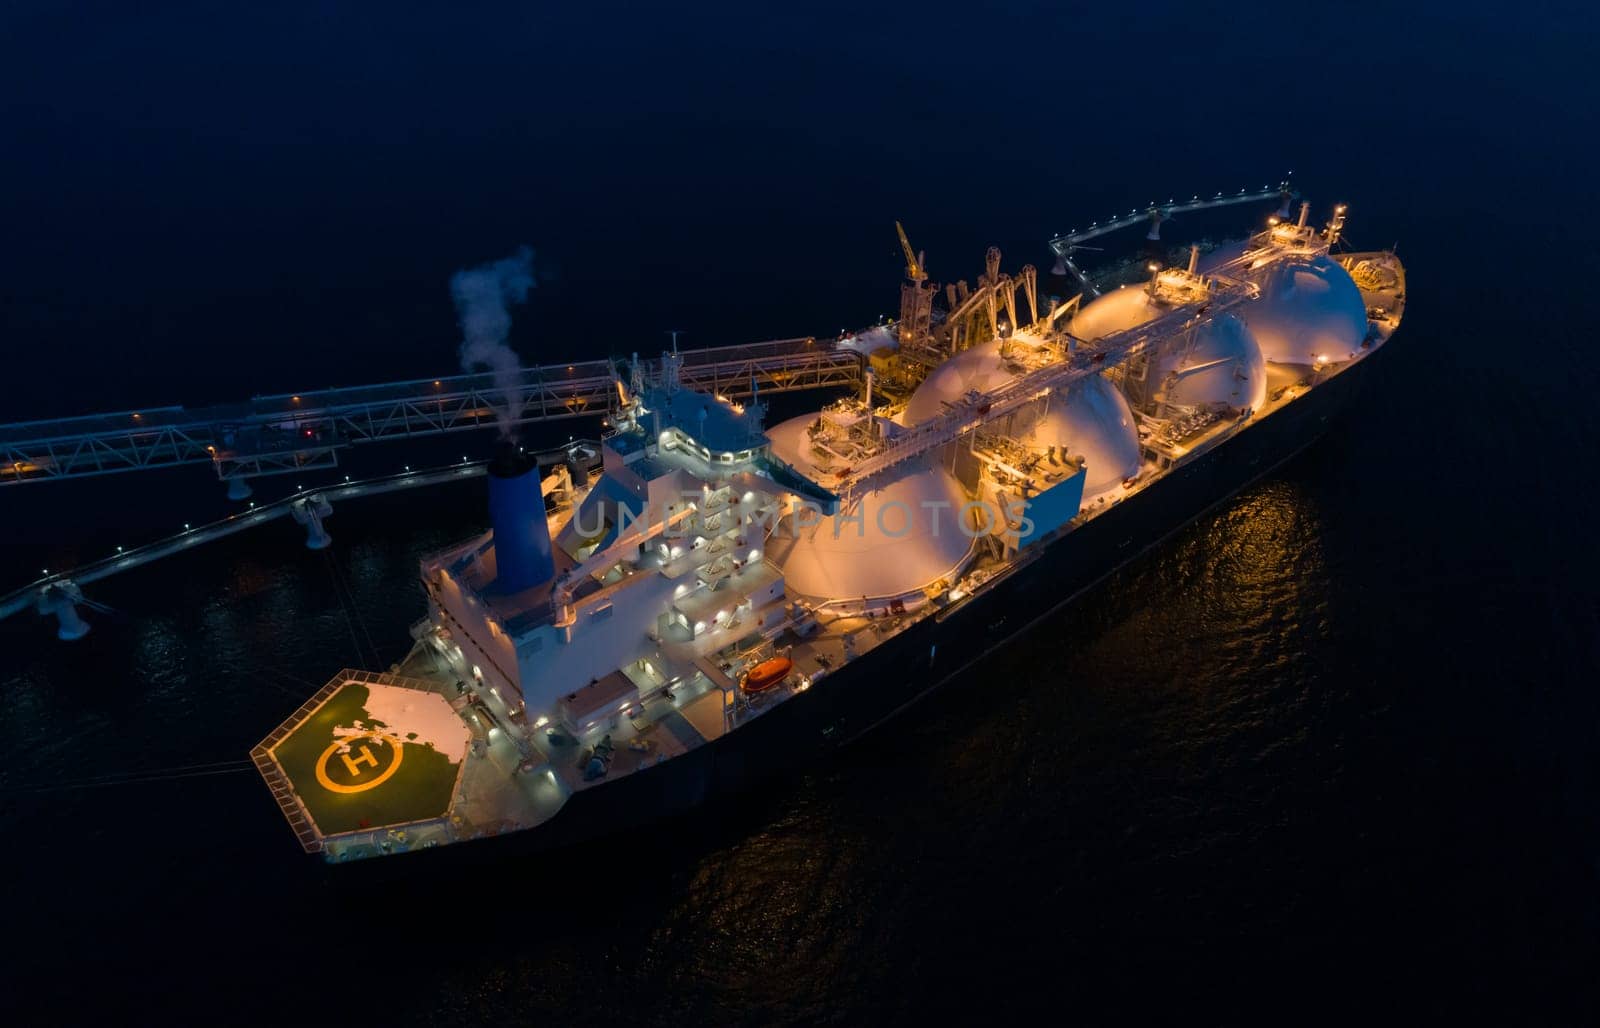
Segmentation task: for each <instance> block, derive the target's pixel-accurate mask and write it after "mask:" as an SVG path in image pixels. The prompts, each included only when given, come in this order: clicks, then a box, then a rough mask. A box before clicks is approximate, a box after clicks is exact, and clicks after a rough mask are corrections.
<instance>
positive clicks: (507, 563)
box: [488, 443, 555, 593]
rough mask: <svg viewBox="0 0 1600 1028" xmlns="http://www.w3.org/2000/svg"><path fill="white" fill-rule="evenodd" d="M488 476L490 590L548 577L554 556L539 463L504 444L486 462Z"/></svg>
mask: <svg viewBox="0 0 1600 1028" xmlns="http://www.w3.org/2000/svg"><path fill="white" fill-rule="evenodd" d="M488 477H489V524H490V526H491V528H492V529H493V531H494V560H495V581H494V588H495V590H496V591H498V592H502V593H516V592H521V591H522V590H524V589H529V588H532V587H533V586H535V585H538V584H539V583H541V582H548V581H549V580H550V579H551V578H553V577H555V560H554V558H553V557H552V556H551V550H550V526H549V523H548V522H547V521H546V520H545V513H544V495H543V493H542V492H541V491H540V488H539V462H538V461H536V460H534V459H533V458H531V457H529V456H527V455H525V454H523V453H522V452H521V451H519V450H518V449H517V448H516V447H515V446H514V445H511V444H509V443H507V444H505V445H503V446H501V447H500V450H499V452H497V453H496V454H495V456H494V459H493V460H491V461H490V462H489V476H488Z"/></svg>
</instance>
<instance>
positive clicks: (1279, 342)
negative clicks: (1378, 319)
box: [1244, 257, 1367, 364]
mask: <svg viewBox="0 0 1600 1028" xmlns="http://www.w3.org/2000/svg"><path fill="white" fill-rule="evenodd" d="M1244 319H1245V323H1246V324H1248V325H1249V326H1250V331H1251V332H1253V333H1254V334H1255V337H1256V342H1257V343H1258V344H1259V345H1260V347H1261V354H1262V356H1263V357H1265V358H1266V359H1267V360H1269V361H1272V362H1273V363H1275V364H1315V363H1316V361H1317V358H1318V357H1319V356H1320V357H1324V358H1326V359H1328V360H1335V361H1339V360H1345V359H1347V358H1349V356H1350V355H1351V354H1352V353H1355V352H1356V351H1357V350H1359V349H1360V348H1361V343H1362V341H1363V340H1364V339H1366V337H1367V306H1366V303H1365V302H1364V301H1363V300H1362V299H1361V290H1359V289H1357V288H1356V284H1355V282H1354V280H1352V279H1351V278H1350V273H1349V272H1347V271H1345V270H1344V268H1342V267H1340V266H1339V264H1338V263H1336V262H1335V261H1332V260H1329V259H1328V258H1327V257H1316V258H1313V259H1312V260H1310V261H1295V262H1291V263H1288V264H1285V265H1284V266H1283V267H1281V268H1279V269H1278V270H1277V271H1275V272H1273V273H1272V275H1271V277H1270V278H1269V279H1268V280H1267V281H1266V282H1265V283H1264V284H1263V287H1262V296H1261V299H1260V300H1257V301H1256V302H1255V303H1253V304H1250V305H1248V306H1247V307H1246V308H1245V310H1244Z"/></svg>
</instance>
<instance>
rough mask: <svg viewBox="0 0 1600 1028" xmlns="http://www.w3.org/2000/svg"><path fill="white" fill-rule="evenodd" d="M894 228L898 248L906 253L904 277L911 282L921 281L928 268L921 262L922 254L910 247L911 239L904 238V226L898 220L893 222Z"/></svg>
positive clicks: (926, 275)
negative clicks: (898, 240) (897, 238)
mask: <svg viewBox="0 0 1600 1028" xmlns="http://www.w3.org/2000/svg"><path fill="white" fill-rule="evenodd" d="M894 230H895V233H896V234H897V235H899V237H900V249H902V250H904V251H905V253H906V278H909V279H910V280H911V281H913V282H921V281H922V280H924V279H926V278H927V277H928V269H927V267H926V266H925V265H924V264H923V256H924V255H923V254H920V253H917V252H916V251H915V250H913V249H911V240H909V239H907V238H906V229H905V226H904V225H902V224H900V223H899V222H898V221H897V222H895V223H894Z"/></svg>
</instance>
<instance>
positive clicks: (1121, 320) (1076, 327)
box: [1067, 286, 1162, 340]
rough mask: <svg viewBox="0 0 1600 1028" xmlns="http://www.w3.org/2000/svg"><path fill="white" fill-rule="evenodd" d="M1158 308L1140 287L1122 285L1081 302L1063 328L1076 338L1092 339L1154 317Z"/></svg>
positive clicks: (1141, 323) (1159, 312)
mask: <svg viewBox="0 0 1600 1028" xmlns="http://www.w3.org/2000/svg"><path fill="white" fill-rule="evenodd" d="M1161 312H1162V308H1161V307H1160V306H1159V305H1158V304H1157V303H1156V302H1155V301H1154V300H1152V299H1151V298H1150V294H1149V293H1147V292H1145V290H1144V287H1142V286H1125V287H1123V288H1122V289H1116V290H1113V291H1112V292H1109V293H1107V294H1106V295H1104V296H1102V297H1099V298H1098V299H1095V300H1091V301H1090V302H1089V303H1086V304H1084V305H1083V307H1082V308H1081V309H1080V310H1079V311H1078V313H1077V314H1074V315H1073V316H1072V321H1071V322H1069V323H1068V325H1067V331H1068V332H1070V333H1072V334H1073V335H1075V336H1077V337H1078V338H1079V339H1087V340H1095V339H1099V338H1101V337H1102V336H1108V335H1111V334H1112V333H1113V332H1125V331H1127V330H1128V329H1130V328H1137V327H1139V326H1140V325H1143V324H1144V323H1145V322H1147V321H1152V320H1154V319H1155V318H1156V317H1157V316H1158V315H1160V314H1161Z"/></svg>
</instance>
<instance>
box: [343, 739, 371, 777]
mask: <svg viewBox="0 0 1600 1028" xmlns="http://www.w3.org/2000/svg"><path fill="white" fill-rule="evenodd" d="M339 759H340V760H342V761H344V766H345V768H346V769H347V770H348V771H349V772H350V777H351V778H360V777H361V768H360V767H359V766H358V765H361V764H365V765H367V766H368V767H373V768H375V767H377V766H378V758H377V757H374V756H373V755H372V751H371V750H369V749H367V748H366V747H365V746H363V747H361V756H359V757H351V756H350V754H348V753H341V754H339Z"/></svg>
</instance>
